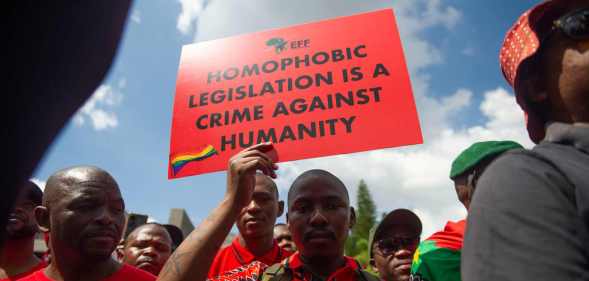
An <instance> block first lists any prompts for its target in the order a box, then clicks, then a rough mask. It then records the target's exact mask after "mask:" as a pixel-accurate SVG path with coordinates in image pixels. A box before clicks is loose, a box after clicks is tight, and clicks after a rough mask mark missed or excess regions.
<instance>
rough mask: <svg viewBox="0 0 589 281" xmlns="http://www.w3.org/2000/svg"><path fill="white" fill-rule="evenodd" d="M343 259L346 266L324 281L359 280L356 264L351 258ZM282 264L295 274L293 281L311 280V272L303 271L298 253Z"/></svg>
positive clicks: (358, 268)
mask: <svg viewBox="0 0 589 281" xmlns="http://www.w3.org/2000/svg"><path fill="white" fill-rule="evenodd" d="M344 258H345V260H346V264H345V265H344V266H343V267H341V268H339V269H338V270H336V271H335V272H334V273H332V274H331V275H329V277H327V279H325V281H335V280H338V281H356V280H358V279H359V278H358V277H359V274H358V272H359V270H361V268H360V267H359V266H358V263H357V262H356V261H355V260H354V259H353V258H350V257H346V256H344ZM282 263H283V264H284V265H285V267H288V268H290V269H291V270H292V271H293V272H294V273H295V274H293V281H297V280H298V281H311V280H312V275H311V272H309V271H305V270H303V262H302V261H301V258H300V254H299V252H296V253H295V254H293V255H292V256H291V257H290V258H288V259H286V260H284V261H283V262H282ZM301 273H302V274H301Z"/></svg>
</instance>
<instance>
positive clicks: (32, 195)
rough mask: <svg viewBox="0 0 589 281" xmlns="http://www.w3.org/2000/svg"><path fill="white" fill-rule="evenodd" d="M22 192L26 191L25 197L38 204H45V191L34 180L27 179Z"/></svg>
mask: <svg viewBox="0 0 589 281" xmlns="http://www.w3.org/2000/svg"><path fill="white" fill-rule="evenodd" d="M22 192H25V198H27V199H28V200H31V202H33V204H35V205H36V206H39V205H41V204H43V191H41V188H40V187H39V186H38V185H37V184H36V183H34V182H33V181H30V180H28V181H26V182H25V184H24V186H23V189H22Z"/></svg>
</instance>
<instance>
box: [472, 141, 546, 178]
mask: <svg viewBox="0 0 589 281" xmlns="http://www.w3.org/2000/svg"><path fill="white" fill-rule="evenodd" d="M549 170H553V165H552V164H551V161H550V160H549V159H547V158H546V157H544V156H543V155H541V154H539V153H538V152H537V151H535V150H528V149H514V150H511V151H508V152H506V153H504V154H502V155H501V156H499V157H497V159H495V160H493V162H491V164H489V166H488V167H487V168H486V169H485V171H484V173H483V175H482V178H485V177H487V178H488V177H494V178H496V179H498V180H501V179H504V180H508V181H510V180H511V179H512V178H514V177H515V178H519V177H521V176H525V175H530V176H534V177H536V176H538V175H542V174H545V171H549Z"/></svg>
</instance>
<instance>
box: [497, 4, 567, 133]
mask: <svg viewBox="0 0 589 281" xmlns="http://www.w3.org/2000/svg"><path fill="white" fill-rule="evenodd" d="M568 1H569V0H549V1H546V2H544V3H542V4H539V5H537V6H536V7H534V8H532V9H530V10H528V11H526V12H525V13H524V14H523V15H521V16H520V18H519V19H518V20H517V22H515V24H514V25H513V27H512V28H511V29H510V30H509V31H508V32H507V35H506V36H505V41H504V42H503V47H502V48H501V52H500V54H499V62H500V64H501V70H502V71H503V75H504V76H505V79H506V80H507V82H508V83H509V84H510V85H511V87H514V86H515V81H516V79H517V75H518V70H519V67H520V65H521V64H522V63H523V62H524V61H525V60H526V59H528V58H530V57H532V56H533V55H535V54H536V52H537V51H538V49H539V48H540V44H541V41H542V38H544V37H545V36H546V35H548V33H549V32H550V30H551V28H552V23H553V22H554V21H555V20H556V19H557V18H558V17H559V16H560V15H562V14H563V12H564V11H563V8H566V7H567V5H566V4H567V3H568ZM516 99H517V103H518V104H519V106H520V107H521V108H522V109H523V110H524V112H525V114H526V125H527V128H528V134H529V136H530V138H531V139H532V141H534V142H535V143H538V142H540V141H541V140H542V139H544V134H545V127H544V123H545V120H543V119H542V117H541V116H538V115H537V114H536V113H534V112H533V111H531V110H530V108H529V105H528V104H527V102H526V100H525V98H524V97H523V96H522V95H521V94H518V93H517V91H516Z"/></svg>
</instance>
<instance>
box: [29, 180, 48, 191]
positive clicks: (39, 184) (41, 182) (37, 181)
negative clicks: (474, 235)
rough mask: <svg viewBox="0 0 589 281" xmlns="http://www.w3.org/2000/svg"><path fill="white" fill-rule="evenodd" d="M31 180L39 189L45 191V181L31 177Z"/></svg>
mask: <svg viewBox="0 0 589 281" xmlns="http://www.w3.org/2000/svg"><path fill="white" fill-rule="evenodd" d="M31 181H32V182H34V183H35V184H36V185H37V186H39V188H41V190H43V191H45V185H46V184H47V182H46V181H43V180H40V179H38V178H32V179H31Z"/></svg>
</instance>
